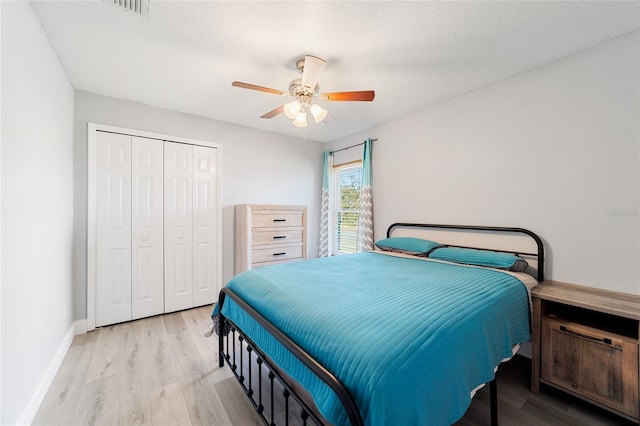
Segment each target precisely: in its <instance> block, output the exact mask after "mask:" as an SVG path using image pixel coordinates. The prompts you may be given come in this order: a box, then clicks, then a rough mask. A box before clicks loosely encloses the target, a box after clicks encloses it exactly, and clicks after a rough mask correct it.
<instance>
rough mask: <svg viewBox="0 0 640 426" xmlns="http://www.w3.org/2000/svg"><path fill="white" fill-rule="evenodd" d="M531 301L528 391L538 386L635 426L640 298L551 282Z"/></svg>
mask: <svg viewBox="0 0 640 426" xmlns="http://www.w3.org/2000/svg"><path fill="white" fill-rule="evenodd" d="M531 296H532V298H533V338H532V341H533V360H532V368H531V391H532V392H534V393H540V383H544V384H546V385H549V386H553V387H555V388H558V389H561V390H563V391H565V392H568V393H570V394H572V395H575V396H577V397H579V398H582V399H584V400H587V401H589V402H592V403H593V404H595V405H598V406H600V407H602V408H605V409H607V410H610V411H612V412H615V413H617V414H619V415H621V416H622V417H625V418H627V419H630V420H632V421H635V422H639V421H640V402H639V397H638V395H639V393H640V389H639V388H640V385H639V382H640V376H639V372H638V371H639V368H638V366H639V364H640V355H639V350H638V347H639V342H640V339H639V338H640V296H637V295H631V294H624V293H616V292H612V291H606V290H600V289H595V288H591V287H583V286H578V285H573V284H566V283H561V282H557V281H543V282H542V283H540V284H539V285H538V286H536V287H535V288H534V289H533V290H532V291H531Z"/></svg>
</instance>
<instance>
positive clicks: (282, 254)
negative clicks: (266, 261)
mask: <svg viewBox="0 0 640 426" xmlns="http://www.w3.org/2000/svg"><path fill="white" fill-rule="evenodd" d="M285 254H287V253H286V252H282V253H273V255H274V256H284V255H285Z"/></svg>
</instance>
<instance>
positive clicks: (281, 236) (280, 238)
mask: <svg viewBox="0 0 640 426" xmlns="http://www.w3.org/2000/svg"><path fill="white" fill-rule="evenodd" d="M285 238H287V236H286V235H276V236H274V237H273V239H274V240H282V239H285Z"/></svg>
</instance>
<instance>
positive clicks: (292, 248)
mask: <svg viewBox="0 0 640 426" xmlns="http://www.w3.org/2000/svg"><path fill="white" fill-rule="evenodd" d="M251 257H252V263H261V262H273V261H278V260H288V259H298V258H302V244H293V245H284V244H282V245H278V246H276V247H273V246H269V247H266V248H254V249H253V250H251Z"/></svg>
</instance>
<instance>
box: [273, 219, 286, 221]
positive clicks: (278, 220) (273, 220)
mask: <svg viewBox="0 0 640 426" xmlns="http://www.w3.org/2000/svg"><path fill="white" fill-rule="evenodd" d="M273 221H274V222H286V221H287V219H273Z"/></svg>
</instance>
